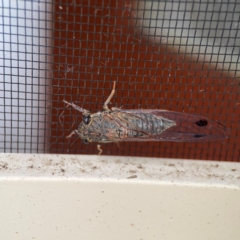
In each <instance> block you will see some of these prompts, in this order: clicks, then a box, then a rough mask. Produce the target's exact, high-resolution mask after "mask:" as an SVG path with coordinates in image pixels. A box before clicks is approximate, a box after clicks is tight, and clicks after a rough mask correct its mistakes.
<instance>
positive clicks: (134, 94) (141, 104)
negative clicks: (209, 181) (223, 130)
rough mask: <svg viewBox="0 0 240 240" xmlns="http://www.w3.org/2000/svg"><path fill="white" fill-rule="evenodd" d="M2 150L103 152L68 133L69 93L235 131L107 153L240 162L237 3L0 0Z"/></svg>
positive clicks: (80, 99) (74, 121)
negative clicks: (180, 115)
mask: <svg viewBox="0 0 240 240" xmlns="http://www.w3.org/2000/svg"><path fill="white" fill-rule="evenodd" d="M0 12H1V13H2V14H0V15H1V16H0V30H1V31H0V40H1V41H0V63H1V65H0V75H1V79H0V86H1V89H0V109H1V117H0V124H1V132H0V134H1V138H0V141H1V142H0V144H1V149H0V150H1V151H2V152H33V153H41V152H43V153H49V152H50V153H66V154H67V153H71V154H98V152H99V150H98V149H97V144H96V143H91V144H88V145H86V144H84V143H82V141H81V139H79V138H78V137H77V136H76V135H75V136H73V137H72V138H70V139H66V136H67V135H68V134H69V133H71V132H72V131H73V130H74V129H77V127H78V125H79V124H80V122H81V121H82V115H81V113H79V112H77V111H76V110H74V109H73V108H71V107H68V106H67V105H66V104H65V103H64V102H63V100H67V101H68V102H74V103H76V104H77V105H79V106H81V107H82V108H84V109H88V110H90V111H91V112H97V111H99V110H102V106H103V103H104V102H105V100H106V99H107V97H108V96H109V94H110V92H111V89H112V86H113V82H114V81H116V93H115V95H114V97H113V99H112V100H111V104H110V105H109V106H110V107H119V108H122V109H167V110H173V111H178V112H184V113H195V114H199V115H202V116H206V117H208V118H210V119H214V120H216V121H219V122H221V123H222V124H224V125H226V126H227V127H228V128H229V129H230V137H229V139H227V140H220V141H212V142H198V143H194V142H190V143H175V142H125V143H119V144H116V143H108V144H101V148H102V150H103V153H102V154H104V155H123V156H149V157H170V158H171V157H174V158H186V159H205V160H208V159H209V160H223V161H239V159H240V157H239V156H240V146H239V142H240V135H239V127H240V125H239V114H240V94H239V90H240V85H239V84H240V78H239V77H240V72H239V70H238V69H239V47H240V31H239V26H240V20H239V14H240V3H238V2H237V1H219V2H216V1H201V2H198V3H196V2H195V1H188V0H186V1H185V2H184V1H181V2H180V1H177V2H175V1H172V2H168V1H167V2H160V1H159V2H158V1H129V0H122V1H110V0H103V1H97V0H86V1H85V0H73V1H67V0H61V1H60V0H59V1H47V0H45V1H16V2H15V1H14V2H13V1H4V0H0Z"/></svg>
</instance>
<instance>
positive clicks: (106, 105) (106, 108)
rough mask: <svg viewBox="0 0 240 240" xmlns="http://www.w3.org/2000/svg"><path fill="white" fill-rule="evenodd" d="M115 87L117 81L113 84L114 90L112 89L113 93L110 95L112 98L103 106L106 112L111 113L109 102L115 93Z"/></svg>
mask: <svg viewBox="0 0 240 240" xmlns="http://www.w3.org/2000/svg"><path fill="white" fill-rule="evenodd" d="M115 87H116V81H114V82H113V89H112V92H111V94H110V96H109V97H108V99H107V100H106V101H105V103H104V105H103V109H104V110H106V111H110V109H109V108H108V104H109V102H110V101H111V99H112V97H113V95H114V93H115Z"/></svg>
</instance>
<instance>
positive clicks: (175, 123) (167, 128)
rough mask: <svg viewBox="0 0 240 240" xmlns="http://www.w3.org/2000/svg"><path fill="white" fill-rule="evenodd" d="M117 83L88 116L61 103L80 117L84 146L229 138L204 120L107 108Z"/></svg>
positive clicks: (222, 129)
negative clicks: (97, 108) (80, 114)
mask: <svg viewBox="0 0 240 240" xmlns="http://www.w3.org/2000/svg"><path fill="white" fill-rule="evenodd" d="M115 86H116V82H114V84H113V89H112V92H111V94H110V96H109V97H108V99H107V100H106V102H105V103H104V105H103V111H100V112H97V113H90V112H89V111H88V110H86V109H83V108H81V107H79V106H77V105H75V104H74V103H69V102H67V101H65V100H64V102H65V103H66V104H67V105H70V106H72V107H73V108H74V109H76V110H77V111H79V112H81V113H82V114H83V121H82V122H81V123H80V125H79V126H78V129H76V130H74V131H72V133H71V134H69V135H68V136H67V138H70V137H71V136H72V135H74V134H77V135H78V136H79V137H80V138H81V139H82V140H83V142H84V143H86V144H87V143H90V142H99V143H110V142H129V141H136V142H144V141H148V142H149V141H170V142H201V141H213V140H222V139H225V138H228V132H229V131H228V129H227V128H226V127H225V126H224V125H222V124H221V123H219V122H216V121H214V120H210V119H208V118H206V117H202V116H198V115H194V114H186V113H181V112H173V111H167V110H158V109H136V110H135V109H131V110H127V109H119V108H114V107H113V108H112V109H110V108H109V107H108V104H109V102H110V101H111V99H112V97H113V95H114V93H115Z"/></svg>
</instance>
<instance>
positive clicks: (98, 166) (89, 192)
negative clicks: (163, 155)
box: [0, 154, 240, 240]
mask: <svg viewBox="0 0 240 240" xmlns="http://www.w3.org/2000/svg"><path fill="white" fill-rule="evenodd" d="M0 199H1V211H0V225H1V229H2V230H1V231H0V238H1V239H11V240H15V239H17V240H19V239H20V240H26V239H39V240H40V239H41V240H42V239H44V240H48V239H49V240H50V239H51V240H52V239H60V240H63V239H64V240H65V239H71V240H72V239H104V240H106V239H107V240H108V239H109V240H112V239H114V240H118V239H119V240H122V239H134V240H135V239H136V240H140V239H142V240H145V239H151V240H152V239H153V240H154V239H161V240H162V239H163V240H164V239H170V240H171V239H174V240H175V239H180V240H181V239H184V240H185V239H194V240H202V239H217V240H226V239H228V240H236V239H240V225H239V224H240V204H239V202H240V165H239V164H238V163H229V162H209V161H206V162H204V161H189V160H170V159H156V158H153V159H151V158H132V157H129V158H128V157H127V158H126V157H109V156H107V157H106V156H84V155H82V156H76V155H38V154H34V155H32V154H1V155H0Z"/></svg>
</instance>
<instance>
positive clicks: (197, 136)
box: [194, 134, 204, 138]
mask: <svg viewBox="0 0 240 240" xmlns="http://www.w3.org/2000/svg"><path fill="white" fill-rule="evenodd" d="M203 136H204V135H200V134H196V135H194V137H195V138H201V137H203Z"/></svg>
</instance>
